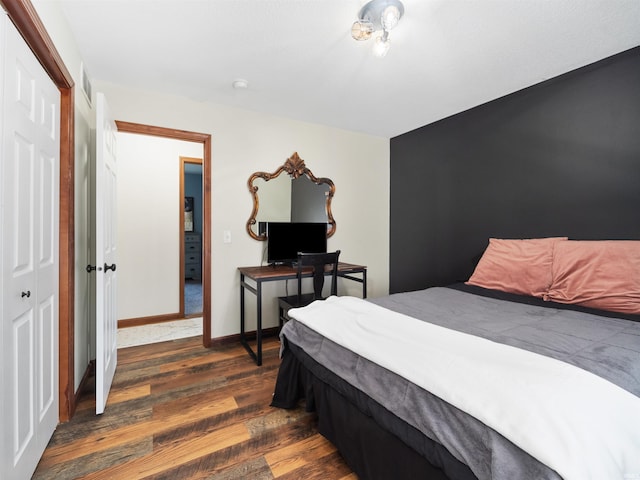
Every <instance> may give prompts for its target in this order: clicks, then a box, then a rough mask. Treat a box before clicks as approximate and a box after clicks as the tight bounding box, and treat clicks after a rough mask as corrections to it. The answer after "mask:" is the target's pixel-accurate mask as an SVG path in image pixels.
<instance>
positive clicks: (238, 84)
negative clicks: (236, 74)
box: [232, 78, 249, 90]
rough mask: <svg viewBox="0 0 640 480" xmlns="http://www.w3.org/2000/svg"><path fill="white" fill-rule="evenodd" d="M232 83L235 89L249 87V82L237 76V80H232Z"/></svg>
mask: <svg viewBox="0 0 640 480" xmlns="http://www.w3.org/2000/svg"><path fill="white" fill-rule="evenodd" d="M232 85H233V88H235V89H236V90H245V89H247V88H249V82H247V81H246V80H245V79H244V78H238V79H237V80H234V81H233V83H232Z"/></svg>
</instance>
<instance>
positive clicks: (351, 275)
mask: <svg viewBox="0 0 640 480" xmlns="http://www.w3.org/2000/svg"><path fill="white" fill-rule="evenodd" d="M238 270H239V271H240V343H242V345H243V346H244V348H246V350H247V352H249V355H251V358H253V359H254V360H255V362H256V364H257V365H262V284H263V283H264V282H274V281H280V280H291V279H295V278H297V277H296V276H297V271H298V270H297V268H295V267H290V266H285V265H277V266H262V267H238ZM305 271H306V272H307V273H305ZM327 274H328V272H327ZM355 275H360V277H358V276H355ZM338 276H339V277H342V278H346V279H348V280H353V281H354V282H358V283H361V284H362V298H367V267H366V266H364V265H353V264H351V263H343V262H340V263H338ZM303 277H311V268H310V267H309V269H305V270H303ZM248 279H250V280H252V281H253V285H252V284H250V283H247V280H248ZM245 290H249V291H250V292H251V293H253V294H254V295H255V296H256V304H257V314H256V350H257V351H256V352H254V351H253V350H252V349H251V346H250V345H249V343H248V342H247V337H246V332H245V329H244V313H245V310H244V292H245Z"/></svg>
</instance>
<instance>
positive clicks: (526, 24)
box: [33, 0, 640, 137]
mask: <svg viewBox="0 0 640 480" xmlns="http://www.w3.org/2000/svg"><path fill="white" fill-rule="evenodd" d="M33 1H34V3H35V4H37V3H38V1H47V2H57V3H59V4H60V6H61V7H62V10H63V13H64V15H65V16H66V18H67V20H68V22H69V25H70V27H71V30H72V32H73V34H74V35H75V38H76V42H77V44H78V46H79V48H80V53H81V55H82V57H83V59H84V62H85V66H86V69H87V71H88V73H89V76H90V78H92V79H93V80H100V81H104V82H109V83H115V84H120V85H126V86H129V87H132V88H136V89H145V90H153V91H158V92H164V93H169V94H175V95H180V96H184V97H186V98H189V99H191V100H194V101H198V102H211V103H213V104H224V105H229V106H234V107H239V108H243V109H249V110H254V111H259V112H266V113H269V114H273V115H278V116H284V117H288V118H293V119H298V120H302V121H307V122H313V123H319V124H323V125H328V126H332V127H337V128H342V129H347V130H352V131H358V132H364V133H367V134H372V135H377V136H382V137H394V136H396V135H399V134H402V133H405V132H407V131H410V130H413V129H415V128H418V127H420V126H423V125H426V124H429V123H431V122H434V121H436V120H439V119H442V118H445V117H448V116H450V115H453V114H455V113H458V112H461V111H464V110H467V109H469V108H471V107H474V106H476V105H480V104H482V103H485V102H487V101H490V100H493V99H495V98H498V97H501V96H504V95H506V94H509V93H511V92H514V91H517V90H520V89H522V88H525V87H528V86H530V85H534V84H536V83H539V82H541V81H544V80H546V79H548V78H551V77H554V76H557V75H560V74H562V73H565V72H568V71H570V70H573V69H576V68H578V67H581V66H583V65H587V64H589V63H593V62H595V61H597V60H600V59H602V58H606V57H608V56H611V55H613V54H616V53H619V52H622V51H624V50H628V49H630V48H632V47H635V46H638V45H640V0H403V3H404V7H405V14H404V16H403V18H402V19H401V21H400V23H399V24H398V26H397V27H396V28H395V29H394V30H392V31H391V35H390V37H391V49H390V51H389V53H388V54H387V56H386V57H384V58H377V57H374V56H373V55H372V53H371V46H372V43H373V40H369V41H367V42H356V41H355V40H353V39H352V38H351V35H350V29H351V24H352V23H353V22H354V21H355V20H356V15H357V12H358V11H359V9H360V8H361V6H362V5H363V4H364V3H365V1H364V0H33ZM239 78H241V79H246V80H247V81H248V84H249V86H248V88H247V89H244V90H236V89H234V88H233V87H232V82H233V81H234V80H235V79H239Z"/></svg>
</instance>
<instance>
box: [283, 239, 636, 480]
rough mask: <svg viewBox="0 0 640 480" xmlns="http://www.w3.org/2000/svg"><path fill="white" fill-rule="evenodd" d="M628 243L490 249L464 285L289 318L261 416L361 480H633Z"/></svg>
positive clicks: (632, 286) (526, 243) (330, 304)
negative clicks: (303, 418)
mask: <svg viewBox="0 0 640 480" xmlns="http://www.w3.org/2000/svg"><path fill="white" fill-rule="evenodd" d="M639 243H640V242H632V241H599V242H579V241H572V240H568V239H566V238H553V239H534V240H501V239H491V240H490V242H489V246H488V247H487V250H486V251H485V253H484V255H483V256H482V258H481V259H480V262H479V263H478V266H477V267H476V271H475V272H474V274H473V275H472V277H471V278H470V279H469V280H468V281H467V282H466V283H461V284H456V285H451V286H448V287H434V288H429V289H426V290H423V291H417V292H406V293H400V294H394V295H390V296H388V297H383V298H379V299H374V300H369V301H365V300H361V299H356V298H352V297H331V298H329V299H327V300H325V301H324V302H315V303H314V304H312V305H310V306H309V307H305V308H304V309H299V310H294V311H292V312H291V317H292V320H291V321H289V322H287V324H286V325H285V326H284V327H283V329H282V332H281V338H282V352H281V355H282V364H281V367H280V370H279V374H278V379H277V382H276V388H275V393H274V398H273V402H272V405H273V406H276V407H281V408H300V407H299V400H300V398H304V399H305V408H307V409H308V410H315V411H316V412H317V414H318V428H319V431H320V433H322V434H323V435H324V436H326V437H327V438H328V439H329V440H330V441H332V442H333V443H334V444H335V445H336V446H337V447H338V449H339V450H340V452H341V453H342V455H343V456H344V457H345V459H346V461H347V462H348V463H349V465H350V466H351V467H352V468H353V470H354V471H355V472H356V473H357V474H358V475H359V476H360V477H361V478H367V479H368V478H372V479H376V478H379V479H388V478H393V479H399V478H412V479H415V478H429V479H432V478H433V479H451V480H453V479H455V480H458V479H509V480H513V479H521V478H522V479H534V478H535V479H554V480H555V479H564V480H570V479H588V478H593V479H598V480H602V479H609V478H610V479H618V478H619V479H622V480H633V479H639V478H640V322H639V321H638V320H640V315H638V313H640V309H639V308H640V307H639V306H640V278H639V277H640V247H639V246H638V244H639Z"/></svg>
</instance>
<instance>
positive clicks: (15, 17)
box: [0, 0, 212, 422]
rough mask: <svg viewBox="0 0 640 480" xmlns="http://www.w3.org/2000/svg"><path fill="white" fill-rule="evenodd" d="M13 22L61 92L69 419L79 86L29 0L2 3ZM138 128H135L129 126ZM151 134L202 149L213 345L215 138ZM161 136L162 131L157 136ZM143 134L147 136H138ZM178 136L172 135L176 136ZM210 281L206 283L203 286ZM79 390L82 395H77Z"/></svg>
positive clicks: (62, 313)
mask: <svg viewBox="0 0 640 480" xmlns="http://www.w3.org/2000/svg"><path fill="white" fill-rule="evenodd" d="M0 5H2V7H3V8H4V10H5V11H6V12H7V15H8V17H9V19H10V20H11V21H12V22H13V24H14V25H15V27H16V29H17V30H18V32H19V33H20V35H22V37H23V38H24V40H25V42H26V43H27V45H29V48H31V50H32V51H33V53H34V55H35V56H36V58H37V59H38V61H39V62H40V64H41V65H42V66H43V68H44V69H45V71H46V72H47V74H48V75H49V77H50V78H51V80H52V81H53V83H54V84H55V85H56V87H58V89H59V90H60V231H59V235H60V238H59V259H58V262H59V293H58V295H59V305H58V323H59V325H58V342H59V343H58V351H59V352H58V362H59V365H58V369H59V370H58V384H59V392H58V396H59V421H60V422H65V421H68V420H69V419H70V418H71V417H72V416H73V414H74V412H75V409H76V405H77V402H78V397H77V396H76V392H75V391H74V386H75V378H74V375H75V373H74V371H75V370H74V369H75V351H74V345H75V342H74V329H75V324H74V321H75V320H74V301H75V277H74V274H75V272H74V268H75V236H74V235H75V225H74V193H75V192H74V188H75V184H74V182H75V82H74V80H73V77H72V76H71V74H70V73H69V70H68V69H67V67H66V65H65V64H64V62H63V61H62V57H61V56H60V54H59V53H58V51H57V49H56V47H55V45H54V43H53V40H52V39H51V37H50V36H49V34H48V33H47V30H46V29H45V27H44V24H43V23H42V20H41V19H40V17H39V16H38V13H37V12H36V10H35V8H34V6H33V4H32V3H31V1H30V0H0ZM127 125H134V124H127ZM139 127H141V128H142V130H143V131H144V133H145V134H147V135H159V136H169V137H170V138H178V139H181V140H188V141H194V142H201V143H203V145H204V164H203V177H204V186H203V187H204V188H203V192H202V193H203V219H204V222H209V225H208V227H209V228H207V230H206V235H205V234H204V233H205V232H203V244H202V248H203V259H202V263H203V265H202V266H203V276H202V288H203V293H204V292H207V295H203V305H202V310H203V329H202V330H203V331H202V333H203V335H202V339H203V345H204V346H205V347H210V346H211V345H212V341H211V285H210V275H211V271H210V267H211V229H210V222H211V218H210V217H211V214H210V211H211V210H210V208H211V207H210V206H211V135H208V134H198V133H193V132H182V131H180V130H171V129H161V128H159V127H148V126H139ZM154 132H162V133H154ZM138 133H143V132H138ZM172 135H174V136H172ZM205 279H206V283H205ZM79 393H80V392H78V394H79Z"/></svg>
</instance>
